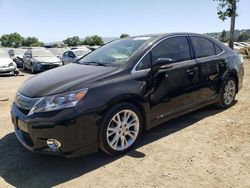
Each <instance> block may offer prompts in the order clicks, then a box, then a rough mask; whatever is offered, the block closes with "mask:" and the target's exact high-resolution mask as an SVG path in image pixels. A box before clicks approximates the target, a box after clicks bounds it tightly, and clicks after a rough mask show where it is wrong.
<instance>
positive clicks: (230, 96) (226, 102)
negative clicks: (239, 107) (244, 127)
mask: <svg viewBox="0 0 250 188" xmlns="http://www.w3.org/2000/svg"><path fill="white" fill-rule="evenodd" d="M236 90H237V83H236V81H235V79H234V78H233V77H227V78H226V79H225V80H224V82H223V84H222V87H221V91H220V96H219V102H218V103H217V106H218V107H220V108H222V109H227V108H229V107H230V106H232V105H233V104H234V101H235V96H236Z"/></svg>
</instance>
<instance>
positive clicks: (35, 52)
mask: <svg viewBox="0 0 250 188" xmlns="http://www.w3.org/2000/svg"><path fill="white" fill-rule="evenodd" d="M32 56H33V57H54V54H52V53H51V52H50V51H48V50H33V51H32Z"/></svg>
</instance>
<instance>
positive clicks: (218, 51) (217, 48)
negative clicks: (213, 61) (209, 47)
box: [214, 44, 223, 55]
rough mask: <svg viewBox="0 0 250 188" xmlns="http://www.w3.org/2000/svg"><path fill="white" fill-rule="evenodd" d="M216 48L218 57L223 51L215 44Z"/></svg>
mask: <svg viewBox="0 0 250 188" xmlns="http://www.w3.org/2000/svg"><path fill="white" fill-rule="evenodd" d="M214 48H215V52H216V55H217V54H220V53H221V52H223V50H222V49H221V48H220V47H219V46H218V45H217V44H214Z"/></svg>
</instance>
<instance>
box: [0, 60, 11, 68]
mask: <svg viewBox="0 0 250 188" xmlns="http://www.w3.org/2000/svg"><path fill="white" fill-rule="evenodd" d="M11 62H13V60H12V59H11V58H0V67H6V66H8V65H9V64H10V63H11Z"/></svg>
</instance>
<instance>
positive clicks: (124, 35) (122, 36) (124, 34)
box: [120, 33, 129, 38]
mask: <svg viewBox="0 0 250 188" xmlns="http://www.w3.org/2000/svg"><path fill="white" fill-rule="evenodd" d="M126 37H129V34H127V33H123V34H121V36H120V38H126Z"/></svg>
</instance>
